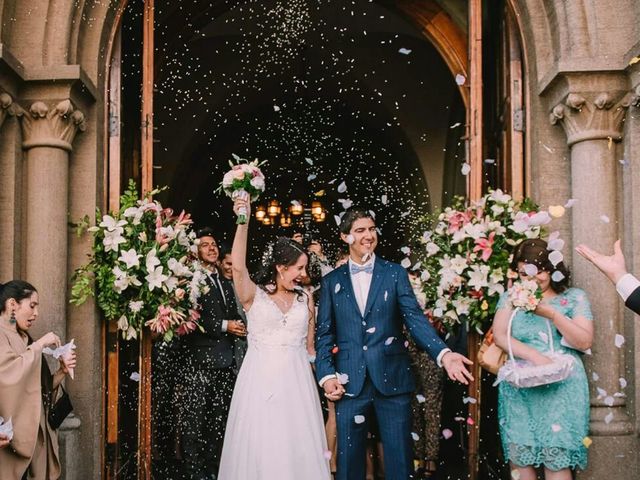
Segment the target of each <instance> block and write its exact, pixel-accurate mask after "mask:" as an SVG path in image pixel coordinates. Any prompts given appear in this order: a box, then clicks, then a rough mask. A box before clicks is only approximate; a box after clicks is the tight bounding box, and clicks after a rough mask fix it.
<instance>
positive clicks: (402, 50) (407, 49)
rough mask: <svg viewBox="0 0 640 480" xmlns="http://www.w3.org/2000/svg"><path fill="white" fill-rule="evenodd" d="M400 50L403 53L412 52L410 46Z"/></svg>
mask: <svg viewBox="0 0 640 480" xmlns="http://www.w3.org/2000/svg"><path fill="white" fill-rule="evenodd" d="M398 52H400V53H401V54H403V55H409V54H410V53H411V50H410V49H409V48H401V49H400V50H398Z"/></svg>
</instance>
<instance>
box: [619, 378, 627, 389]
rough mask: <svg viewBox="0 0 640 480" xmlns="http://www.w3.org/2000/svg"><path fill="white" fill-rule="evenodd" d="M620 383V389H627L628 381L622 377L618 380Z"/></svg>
mask: <svg viewBox="0 0 640 480" xmlns="http://www.w3.org/2000/svg"><path fill="white" fill-rule="evenodd" d="M618 383H619V384H620V388H627V380H626V379H624V378H622V377H620V378H619V379H618Z"/></svg>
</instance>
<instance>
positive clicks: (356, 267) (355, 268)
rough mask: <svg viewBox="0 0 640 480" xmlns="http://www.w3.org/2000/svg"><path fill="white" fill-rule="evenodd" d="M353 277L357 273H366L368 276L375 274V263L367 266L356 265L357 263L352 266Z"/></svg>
mask: <svg viewBox="0 0 640 480" xmlns="http://www.w3.org/2000/svg"><path fill="white" fill-rule="evenodd" d="M350 270H351V275H355V274H356V273H360V272H365V273H368V274H372V273H373V262H371V263H369V264H367V265H362V266H360V265H356V264H355V263H352V264H350Z"/></svg>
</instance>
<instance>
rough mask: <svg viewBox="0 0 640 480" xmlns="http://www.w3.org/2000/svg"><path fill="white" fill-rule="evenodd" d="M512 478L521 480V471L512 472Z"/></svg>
mask: <svg viewBox="0 0 640 480" xmlns="http://www.w3.org/2000/svg"><path fill="white" fill-rule="evenodd" d="M511 478H512V479H513V480H520V470H515V469H514V470H511Z"/></svg>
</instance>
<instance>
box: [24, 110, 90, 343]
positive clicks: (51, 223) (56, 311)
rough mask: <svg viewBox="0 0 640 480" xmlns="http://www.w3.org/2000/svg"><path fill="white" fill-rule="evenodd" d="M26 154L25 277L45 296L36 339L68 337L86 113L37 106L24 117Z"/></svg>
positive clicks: (42, 296)
mask: <svg viewBox="0 0 640 480" xmlns="http://www.w3.org/2000/svg"><path fill="white" fill-rule="evenodd" d="M21 125H22V134H23V143H22V148H23V149H24V150H25V151H26V155H25V157H26V192H25V213H26V215H25V220H26V222H25V230H24V239H25V255H24V259H25V278H26V279H27V280H28V281H29V282H31V283H33V284H34V286H35V287H36V288H37V289H38V292H39V294H40V321H39V322H37V323H36V325H34V329H35V332H34V334H35V336H36V337H38V336H40V335H42V334H43V333H45V332H47V331H54V332H55V333H57V334H58V335H60V337H61V338H64V337H66V314H67V279H68V277H67V250H68V228H69V227H68V220H69V219H68V214H69V178H68V177H69V154H70V152H71V150H72V148H71V144H72V142H73V139H74V137H75V135H76V133H77V131H78V130H81V131H82V130H84V129H85V123H84V114H83V113H82V112H80V111H78V110H75V109H74V107H73V104H72V103H71V101H70V100H63V101H61V102H59V103H58V104H56V105H51V106H49V105H47V104H46V103H44V102H41V101H38V102H34V103H33V104H32V105H31V107H30V108H29V110H28V111H25V112H23V115H22V116H21Z"/></svg>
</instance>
